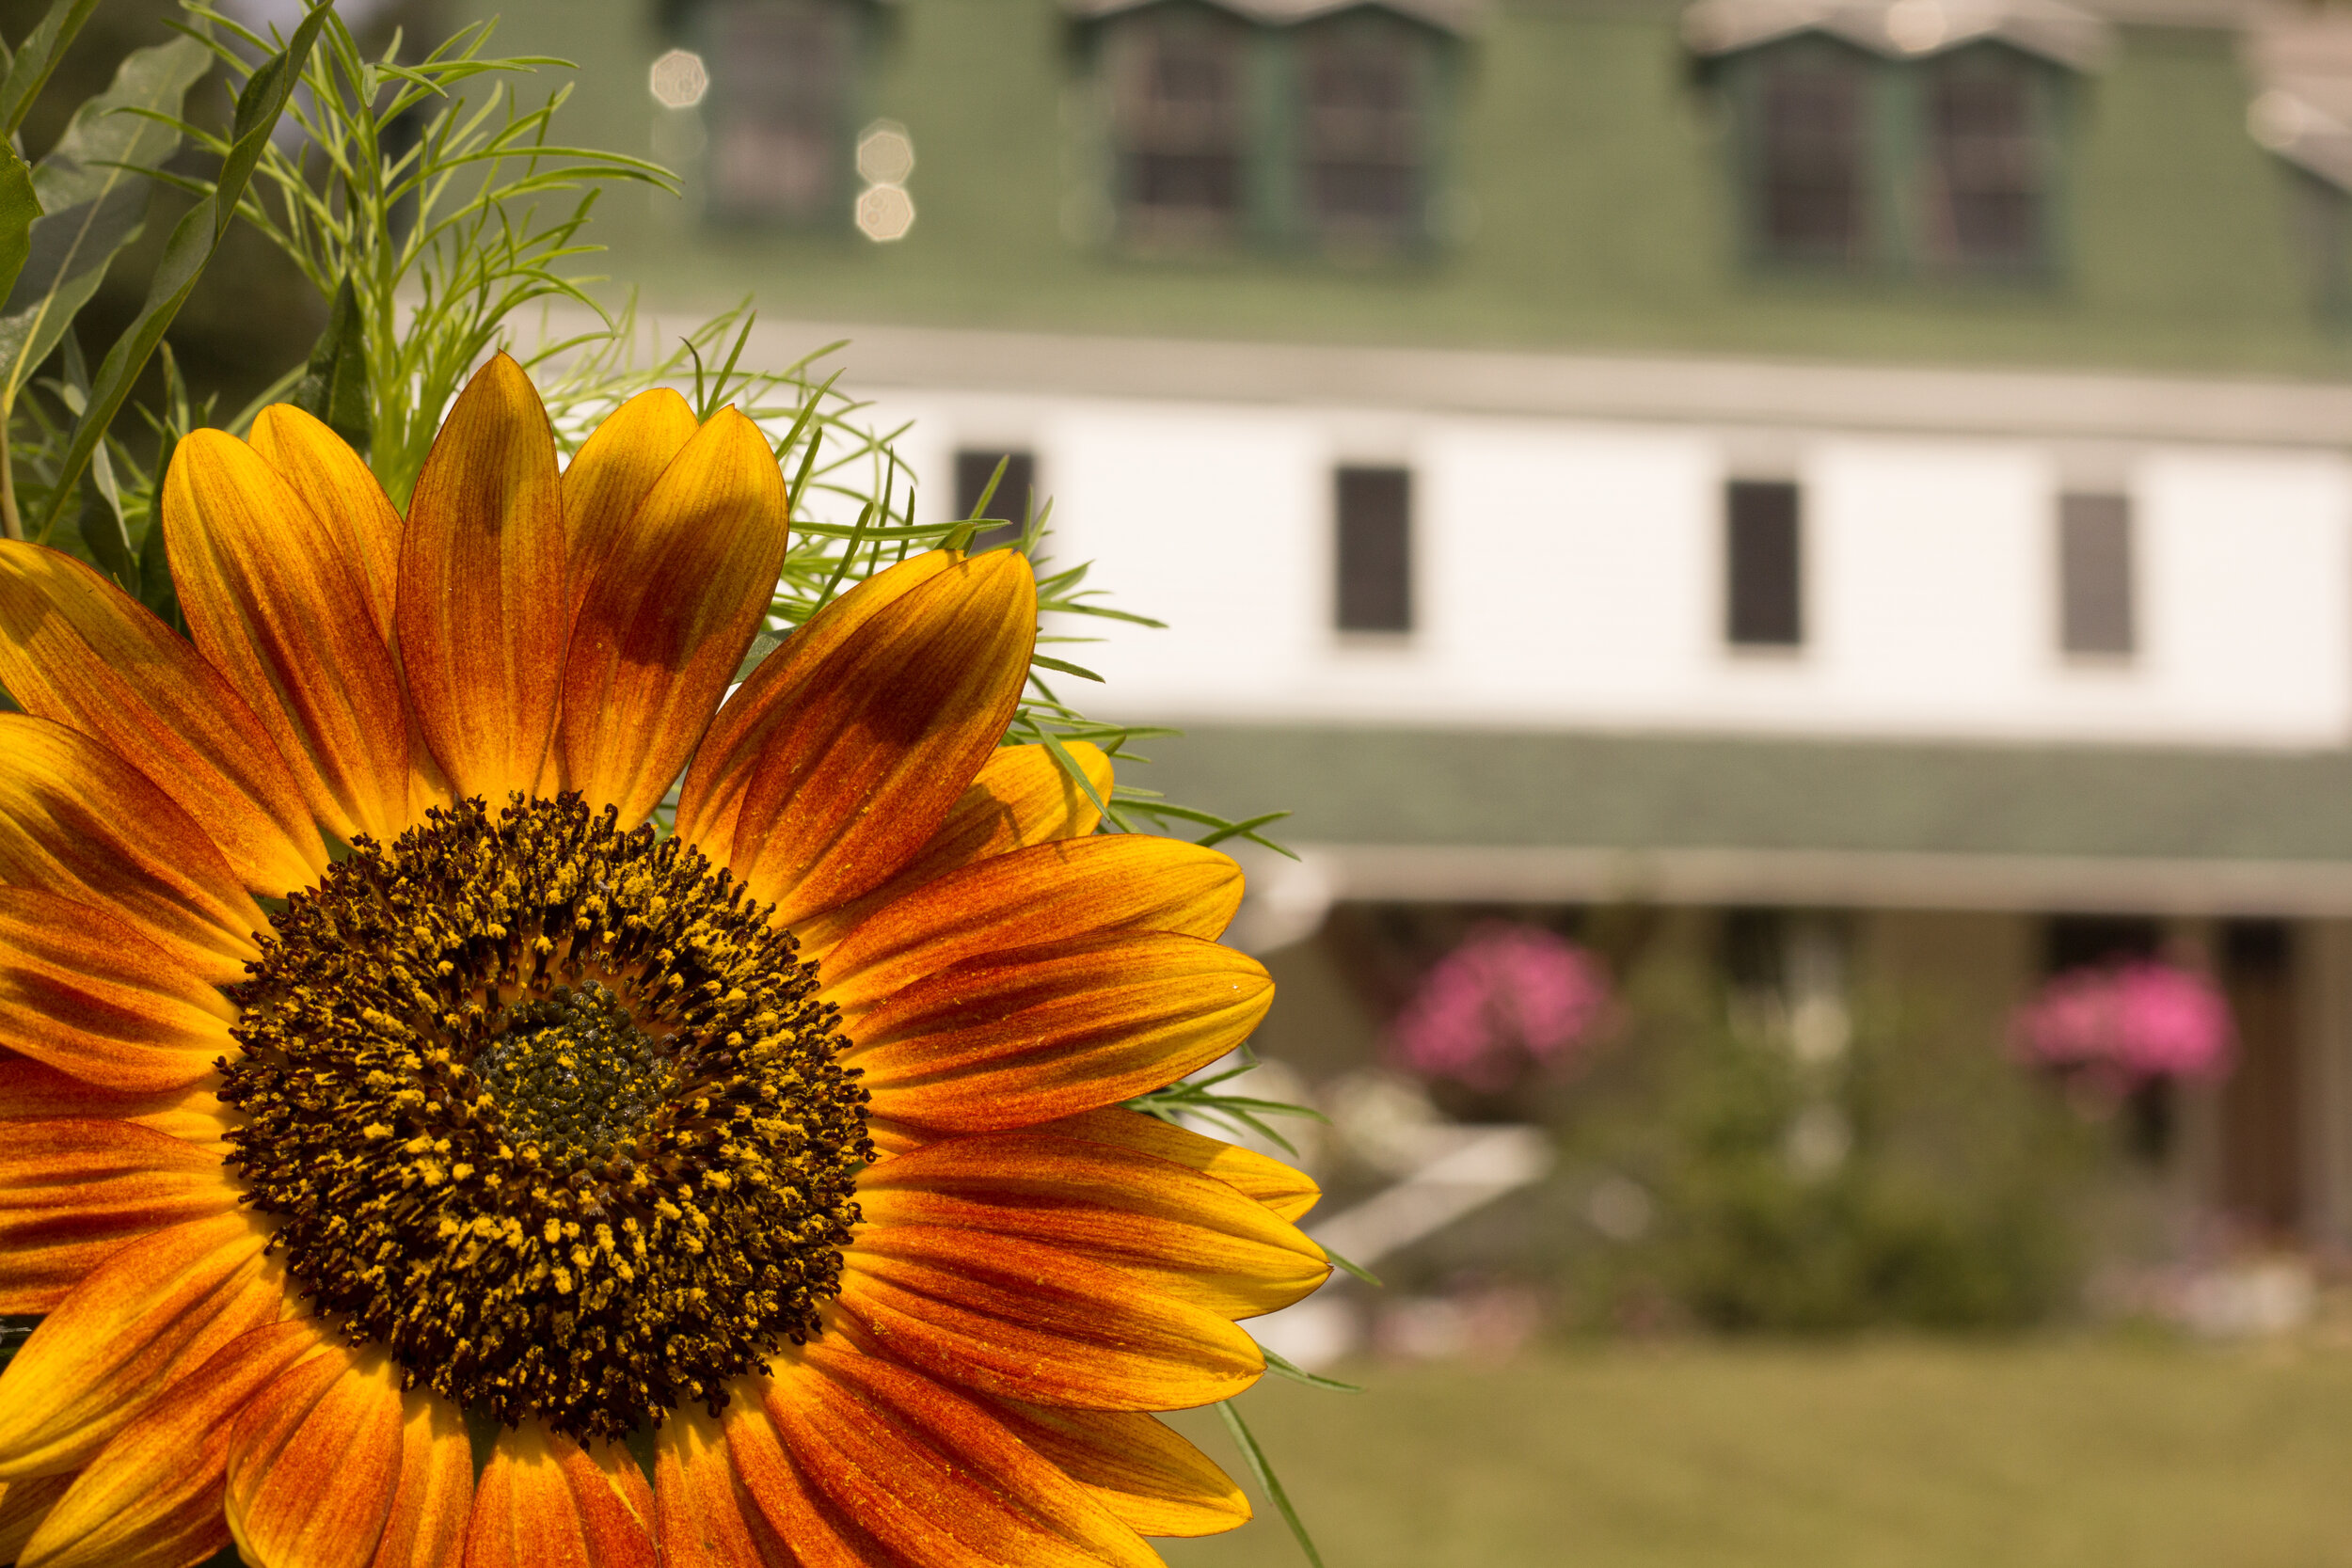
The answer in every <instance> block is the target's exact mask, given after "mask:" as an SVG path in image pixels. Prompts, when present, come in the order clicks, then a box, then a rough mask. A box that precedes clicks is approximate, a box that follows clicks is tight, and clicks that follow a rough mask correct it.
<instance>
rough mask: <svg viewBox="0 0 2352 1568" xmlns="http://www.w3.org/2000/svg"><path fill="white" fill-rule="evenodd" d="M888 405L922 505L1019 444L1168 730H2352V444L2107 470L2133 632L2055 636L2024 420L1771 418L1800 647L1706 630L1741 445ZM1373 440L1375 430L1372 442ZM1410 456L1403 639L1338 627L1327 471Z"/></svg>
mask: <svg viewBox="0 0 2352 1568" xmlns="http://www.w3.org/2000/svg"><path fill="white" fill-rule="evenodd" d="M874 417H875V418H876V419H877V420H881V421H883V422H884V423H886V424H892V425H895V424H896V423H898V421H899V420H905V419H912V420H914V421H915V423H914V430H913V431H912V432H911V433H910V435H909V436H908V437H906V438H904V439H902V441H901V442H900V450H901V451H902V452H903V453H904V454H905V455H906V457H907V459H908V461H909V462H910V464H912V465H913V466H914V468H915V469H916V472H917V478H918V480H919V481H920V483H921V485H922V490H923V494H924V497H925V500H924V507H925V511H926V514H927V515H930V516H933V517H937V516H939V515H942V513H941V511H940V510H938V509H940V508H946V507H949V506H951V505H952V500H953V494H954V485H953V473H952V454H953V452H954V451H955V449H956V448H957V447H958V446H960V445H961V446H977V447H997V448H1006V447H1024V446H1025V447H1026V448H1027V449H1028V450H1031V451H1034V452H1035V453H1036V455H1037V458H1038V466H1039V474H1040V483H1041V486H1042V488H1043V489H1045V490H1046V491H1047V492H1049V493H1050V494H1051V496H1052V498H1053V501H1054V521H1055V525H1056V532H1055V535H1054V537H1053V539H1052V541H1051V544H1050V546H1049V547H1050V550H1051V553H1052V554H1053V555H1054V556H1055V557H1056V559H1057V562H1059V563H1062V564H1068V563H1071V562H1077V561H1092V562H1095V567H1094V571H1093V574H1092V577H1091V579H1090V580H1091V582H1092V584H1094V585H1095V586H1099V587H1103V588H1105V589H1108V590H1110V591H1112V594H1113V595H1114V602H1115V603H1117V604H1118V605H1119V606H1120V607H1121V608H1122V609H1127V610H1136V611H1139V612H1142V613H1146V614H1150V615H1153V616H1156V617H1158V618H1160V619H1162V620H1165V621H1167V622H1168V623H1169V627H1170V629H1169V630H1168V631H1164V632H1161V631H1151V630H1147V629H1144V628H1140V627H1128V626H1118V625H1115V624H1109V623H1073V624H1072V625H1070V626H1068V627H1066V628H1065V629H1068V630H1071V631H1073V632H1078V633H1081V634H1099V635H1102V636H1104V638H1105V639H1106V641H1104V642H1102V643H1100V644H1097V645H1095V646H1092V647H1086V648H1077V649H1072V650H1069V651H1068V657H1072V658H1073V659H1075V660H1076V661H1077V662H1080V663H1083V664H1087V665H1089V666H1090V667H1092V668H1095V669H1097V670H1100V671H1101V672H1102V673H1104V675H1105V676H1107V677H1109V679H1110V683H1111V684H1110V686H1109V688H1108V689H1107V690H1106V691H1105V692H1104V693H1103V694H1102V695H1101V696H1100V697H1098V698H1096V699H1094V700H1092V701H1090V703H1089V707H1090V708H1102V709H1104V710H1106V711H1108V712H1111V713H1113V714H1118V715H1125V716H1132V717H1136V718H1150V719H1170V720H1179V721H1182V720H1192V721H1202V720H1216V719H1251V720H1263V721H1278V720H1279V721H1399V722H1435V723H1475V724H1488V725H1507V726H1530V727H1539V728H1540V727H1563V726H1575V725H1604V726H1619V727H1627V728H1667V729H1673V728H1691V729H1708V730H1718V731H1721V730H1743V729H1744V730H1754V731H1761V732H1772V733H1829V734H1842V735H1858V736H1870V735H1884V736H1910V737H1944V738H1953V739H2015V740H2046V739H2107V740H2119V741H2120V740H2137V741H2153V742H2167V743H2185V744H2228V745H2249V744H2250V745H2269V746H2280V747H2310V746H2326V745H2335V744H2342V743H2344V741H2345V740H2347V739H2352V465H2347V463H2346V462H2345V461H2344V458H2342V457H2341V456H2339V455H2336V454H2333V453H2315V452H2312V451H2296V450H2281V451H2252V450H2219V449H2207V448H2199V447H2191V446H2186V445H2173V446H2153V447H2150V448H2146V449H2144V450H2142V451H2140V452H2139V455H2138V456H2137V458H2136V459H2135V460H2134V461H2132V462H2131V463H2130V464H2129V465H2128V479H2127V481H2126V488H2128V490H2129V491H2130V493H2131V494H2132V496H2133V498H2134V503H2135V514H2136V521H2135V528H2136V535H2135V541H2134V543H2135V548H2136V551H2137V562H2136V569H2137V583H2136V596H2137V605H2136V610H2137V620H2138V629H2139V640H2140V650H2139V652H2138V654H2137V656H2136V657H2133V658H2131V659H2129V660H2127V661H2122V662H2116V661H2105V662H2101V661H2086V660H2080V659H2073V660H2070V659H2069V658H2067V657H2064V656H2063V655H2061V654H2060V652H2059V651H2058V583H2057V574H2058V550H2057V540H2056V527H2057V525H2056V515H2057V498H2058V490H2059V488H2060V484H2061V480H2060V465H2059V464H2058V461H2057V458H2056V456H2055V454H2054V453H2053V451H2050V450H2048V449H2047V448H2046V447H2044V446H2042V445H2038V444H2036V443H2035V442H2034V441H2032V440H2029V439H2017V440H1989V439H1985V438H1982V437H1971V438H1958V437H1954V438H1937V437H1933V436H1901V437H1894V436H1856V435H1848V434H1840V433H1837V432H1835V431H1822V432H1817V433H1812V434H1809V435H1808V434H1804V433H1796V434H1795V435H1793V436H1784V437H1783V440H1782V444H1783V445H1784V446H1785V447H1786V448H1787V450H1788V451H1789V452H1790V453H1791V454H1792V457H1793V467H1792V470H1791V471H1792V472H1793V475H1794V477H1796V478H1797V479H1798V480H1799V481H1800V483H1802V485H1803V487H1804V514H1805V516H1804V593H1805V599H1804V615H1805V624H1806V640H1805V646H1804V648H1802V649H1800V650H1797V651H1795V652H1793V653H1781V652H1778V651H1771V652H1756V651H1749V650H1734V649H1731V648H1728V647H1726V646H1725V644H1724V640H1723V592H1724V585H1723V572H1724V566H1723V561H1722V531H1723V517H1722V508H1723V490H1722V487H1723V484H1724V480H1725V478H1726V476H1727V475H1728V474H1730V473H1731V472H1733V471H1734V468H1735V462H1734V454H1735V453H1736V452H1738V451H1741V450H1743V439H1744V438H1743V436H1741V434H1740V433H1739V432H1735V431H1730V430H1726V429H1721V428H1705V427H1695V426H1689V425H1667V424H1647V425H1645V424H1634V423H1616V422H1599V421H1593V420H1527V419H1510V418H1502V417H1493V418H1485V417H1465V416H1461V415H1449V416H1437V415H1430V416H1411V415H1399V414H1397V413H1396V412H1395V411H1393V410H1390V411H1386V412H1383V413H1380V414H1377V415H1368V414H1366V413H1364V412H1363V411H1360V410H1349V409H1345V408H1341V407H1336V406H1334V407H1314V406H1302V405H1295V404H1294V405H1282V406H1264V407H1260V406H1250V405H1247V404H1206V403H1147V402H1140V401H1129V400H1121V399H1115V398H1084V397H1045V396H1031V397H993V396H988V395H984V394H977V393H970V392H953V393H950V392H925V391H922V390H919V389H900V390H897V391H894V392H892V393H891V394H890V396H889V397H888V399H887V401H886V402H885V403H884V404H880V405H878V406H877V408H876V410H875V411H874ZM1367 430H1373V431H1375V432H1378V433H1379V434H1378V436H1377V437H1376V440H1375V445H1374V448H1373V449H1372V450H1367V447H1366V439H1365V435H1364V433H1365V432H1366V431H1367ZM1366 460H1373V461H1382V462H1391V463H1396V464H1400V465H1402V466H1405V467H1409V468H1410V469H1411V470H1412V471H1413V475H1414V486H1415V491H1414V499H1415V519H1414V522H1415V537H1414V549H1415V552H1416V579H1415V583H1414V594H1415V610H1416V617H1415V618H1416V629H1415V630H1414V632H1413V633H1412V634H1411V635H1409V636H1408V637H1406V638H1402V639H1389V638H1361V637H1354V638H1351V637H1345V636H1342V635H1340V634H1337V633H1335V632H1334V631H1333V630H1332V629H1331V624H1332V579H1333V561H1332V535H1333V518H1332V515H1331V512H1332V488H1333V487H1332V478H1331V473H1332V469H1333V467H1334V466H1335V465H1336V464H1338V463H1341V462H1353V461H1366Z"/></svg>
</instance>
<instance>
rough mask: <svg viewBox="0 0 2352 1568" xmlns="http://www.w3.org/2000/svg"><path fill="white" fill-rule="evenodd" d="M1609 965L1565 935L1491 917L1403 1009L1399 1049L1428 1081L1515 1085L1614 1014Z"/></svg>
mask: <svg viewBox="0 0 2352 1568" xmlns="http://www.w3.org/2000/svg"><path fill="white" fill-rule="evenodd" d="M1609 1005H1610V990H1609V976H1608V972H1607V971H1606V970H1604V969H1603V968H1602V967H1601V964H1600V960H1599V959H1597V958H1595V957H1594V956H1593V955H1592V954H1591V953H1589V952H1587V951H1586V950H1585V949H1583V948H1581V947H1579V946H1578V945H1577V944H1576V943H1574V942H1570V941H1568V940H1567V939H1566V938H1565V937H1561V936H1556V935H1554V934H1553V933H1552V932H1549V931H1547V930H1543V929H1541V928H1540V927H1534V926H1519V925H1512V924H1509V923H1507V922H1503V921H1488V922H1486V923H1485V924H1482V925H1480V926H1478V927H1474V928H1472V930H1471V931H1470V935H1469V936H1468V937H1467V938H1465V939H1464V940H1463V942H1462V944H1461V945H1460V946H1459V947H1456V948H1455V949H1454V951H1453V952H1451V953H1449V954H1447V955H1446V956H1445V957H1444V958H1441V959H1439V960H1438V964H1437V966H1436V967H1435V968H1433V969H1432V970H1430V972H1429V974H1428V977H1427V978H1426V979H1424V980H1423V981H1422V986H1421V990H1419V991H1417V992H1416V993H1415V994H1414V996H1413V999H1412V1001H1411V1002H1410V1003H1409V1004H1407V1005H1406V1008H1405V1010H1404V1011H1403V1012H1402V1013H1401V1014H1399V1015H1398V1017H1397V1021H1396V1027H1395V1031H1394V1034H1393V1037H1392V1043H1393V1049H1394V1054H1395V1057H1396V1059H1397V1061H1398V1063H1399V1064H1400V1065H1401V1066H1403V1067H1405V1068H1406V1069H1408V1070H1410V1071H1412V1072H1416V1073H1419V1074H1421V1075H1422V1077H1425V1078H1451V1079H1453V1080H1454V1082H1456V1083H1459V1084H1464V1085H1469V1086H1470V1087H1471V1088H1474V1089H1481V1090H1487V1091H1492V1090H1497V1089H1502V1088H1507V1087H1509V1086H1510V1085H1511V1084H1512V1083H1513V1082H1514V1081H1516V1080H1517V1079H1518V1077H1519V1075H1520V1074H1521V1073H1522V1072H1523V1071H1524V1070H1526V1069H1528V1068H1530V1067H1536V1068H1545V1067H1555V1066H1558V1065H1559V1064H1561V1063H1563V1062H1565V1060H1566V1059H1567V1057H1568V1055H1569V1054H1570V1053H1572V1052H1573V1051H1574V1050H1575V1049H1576V1048H1577V1047H1578V1046H1580V1045H1582V1044H1584V1043H1586V1042H1587V1041H1589V1040H1590V1039H1591V1038H1592V1037H1593V1036H1594V1035H1595V1034H1596V1033H1597V1031H1598V1029H1599V1026H1600V1024H1601V1022H1602V1021H1603V1020H1604V1019H1605V1018H1606V1017H1607V1015H1608V1012H1609Z"/></svg>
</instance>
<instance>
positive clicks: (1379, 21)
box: [1298, 15, 1430, 245]
mask: <svg viewBox="0 0 2352 1568" xmlns="http://www.w3.org/2000/svg"><path fill="white" fill-rule="evenodd" d="M1424 42H1425V40H1424V38H1423V37H1422V33H1421V30H1420V29H1418V28H1415V27H1413V26H1411V25H1410V24H1406V23H1401V22H1396V21H1393V20H1391V19H1390V18H1387V17H1382V16H1378V15H1374V16H1367V17H1359V18H1350V19H1344V20H1343V22H1341V23H1339V24H1324V25H1322V26H1319V27H1313V28H1309V29H1305V30H1304V31H1303V32H1302V34H1301V36H1300V37H1299V40H1298V77H1299V87H1298V101H1299V103H1298V106H1299V127H1298V130H1299V136H1298V141H1299V148H1298V150H1299V173H1300V176H1301V183H1302V184H1303V186H1304V192H1303V194H1304V196H1305V198H1306V214H1305V215H1306V219H1307V223H1308V225H1309V227H1310V228H1311V230H1313V231H1314V233H1315V234H1316V235H1317V236H1318V237H1320V238H1322V239H1324V240H1326V241H1327V242H1331V243H1334V244H1338V245H1400V244H1404V243H1406V242H1408V241H1410V240H1413V239H1416V238H1418V237H1419V236H1420V234H1421V231H1422V220H1423V208H1424V206H1425V204H1426V190H1425V186H1426V182H1425V179H1424V169H1425V166H1426V165H1427V162H1428V155H1429V147H1428V135H1429V133H1428V126H1427V123H1426V121H1427V114H1428V99H1429V96H1430V90H1429V89H1430V84H1429V81H1428V79H1427V77H1428V71H1427V64H1428V62H1427V59H1426V55H1427V51H1426V50H1425V49H1424V48H1423V47H1422V44H1423V43H1424Z"/></svg>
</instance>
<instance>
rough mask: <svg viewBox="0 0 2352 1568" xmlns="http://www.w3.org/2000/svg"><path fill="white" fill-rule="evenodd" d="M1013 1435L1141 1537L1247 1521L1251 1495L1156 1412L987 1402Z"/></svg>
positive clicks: (1201, 1531) (1209, 1531)
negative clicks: (1088, 1492)
mask: <svg viewBox="0 0 2352 1568" xmlns="http://www.w3.org/2000/svg"><path fill="white" fill-rule="evenodd" d="M989 1407H990V1409H991V1410H993V1412H995V1414H996V1416H997V1418H998V1419H1000V1420H1002V1421H1003V1422H1004V1423H1005V1425H1006V1426H1007V1427H1008V1428H1009V1429H1010V1430H1011V1431H1012V1432H1013V1433H1014V1434H1016V1435H1017V1436H1019V1437H1020V1439H1021V1440H1022V1441H1023V1442H1024V1443H1026V1444H1027V1445H1028V1446H1029V1447H1031V1448H1032V1449H1036V1450H1037V1451H1038V1452H1039V1453H1041V1454H1042V1455H1043V1456H1044V1457H1045V1458H1047V1459H1050V1460H1052V1461H1053V1462H1054V1463H1055V1464H1056V1465H1060V1466H1061V1468H1062V1470H1063V1472H1064V1473H1065V1474H1067V1475H1068V1476H1069V1477H1070V1479H1071V1480H1073V1481H1076V1482H1078V1483H1079V1484H1080V1485H1081V1486H1084V1487H1086V1488H1087V1489H1088V1490H1089V1491H1090V1492H1092V1493H1093V1494H1094V1496H1095V1497H1096V1498H1097V1499H1098V1500H1099V1501H1100V1502H1101V1503H1102V1504H1103V1506H1104V1508H1106V1509H1108V1510H1110V1512H1111V1513H1112V1514H1113V1515H1114V1516H1115V1517H1116V1518H1118V1519H1119V1521H1120V1523H1122V1524H1124V1525H1126V1526H1127V1527H1128V1528H1131V1529H1133V1530H1135V1531H1136V1534H1138V1535H1216V1534H1217V1533H1218V1532H1220V1531H1223V1530H1229V1529H1232V1528H1234V1527H1236V1526H1238V1525H1246V1524H1248V1522H1249V1499H1248V1497H1244V1496H1242V1490H1241V1488H1240V1487H1238V1486H1236V1485H1234V1484H1233V1482H1232V1478H1231V1477H1229V1476H1227V1475H1226V1473H1225V1472H1224V1471H1223V1470H1220V1469H1218V1468H1217V1467H1216V1464H1215V1462H1213V1461H1212V1460H1211V1459H1210V1458H1209V1456H1208V1455H1207V1454H1204V1453H1202V1452H1201V1451H1200V1449H1196V1448H1194V1447H1193V1446H1192V1445H1191V1444H1190V1443H1187V1442H1185V1441H1184V1439H1183V1438H1182V1437H1179V1436H1177V1435H1176V1434H1175V1433H1172V1432H1170V1431H1168V1427H1167V1425H1166V1423H1164V1422H1162V1421H1161V1420H1160V1419H1159V1418H1157V1417H1153V1416H1147V1415H1143V1414H1141V1413H1139V1412H1136V1411H1129V1410H1058V1409H1056V1408H1054V1407H1053V1406H1051V1405H1042V1404H1021V1403H1018V1402H1014V1401H1011V1400H992V1401H990V1402H989Z"/></svg>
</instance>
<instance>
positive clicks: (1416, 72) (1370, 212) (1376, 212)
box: [1064, 0, 1468, 256]
mask: <svg viewBox="0 0 2352 1568" xmlns="http://www.w3.org/2000/svg"><path fill="white" fill-rule="evenodd" d="M1064 3H1065V4H1066V5H1068V6H1069V7H1070V8H1071V9H1072V10H1073V12H1074V13H1075V14H1076V15H1077V16H1078V17H1079V18H1081V19H1082V20H1083V21H1085V22H1086V23H1088V24H1089V25H1088V29H1087V33H1086V35H1085V36H1086V38H1087V39H1088V40H1089V43H1090V45H1091V48H1092V50H1093V54H1094V58H1095V61H1096V64H1097V68H1098V80H1099V82H1100V83H1101V87H1102V90H1103V92H1104V124H1105V125H1106V127H1107V129H1108V132H1109V139H1110V157H1109V165H1110V169H1111V190H1110V197H1111V202H1112V208H1113V221H1112V225H1111V228H1112V231H1113V232H1114V233H1115V234H1116V235H1117V236H1118V237H1119V238H1120V240H1122V241H1124V242H1125V243H1127V244H1128V245H1133V246H1135V247H1136V248H1140V249H1144V250H1152V251H1163V252H1165V251H1173V250H1185V249H1190V250H1197V251H1198V250H1208V251H1219V250H1232V249H1236V248H1253V249H1260V250H1319V251H1323V252H1325V253H1327V254H1332V255H1343V256H1364V255H1375V256H1378V255H1395V254H1404V253H1409V252H1412V251H1414V250H1417V249H1419V248H1421V247H1422V246H1424V245H1426V244H1427V243H1428V242H1429V240H1430V238H1431V236H1432V232H1433V226H1432V222H1431V217H1432V213H1433V209H1434V202H1433V197H1434V196H1435V193H1436V190H1437V185H1438V148H1439V146H1440V139H1441V138H1440V135H1439V129H1440V126H1441V123H1442V120H1443V119H1444V113H1445V103H1446V100H1447V98H1448V96H1449V91H1450V80H1451V76H1450V72H1451V61H1452V57H1453V55H1454V52H1455V50H1454V33H1453V31H1452V24H1454V23H1458V22H1459V21H1460V20H1461V17H1463V16H1467V15H1468V10H1467V8H1460V7H1457V5H1456V0H1362V3H1360V4H1357V5H1353V6H1330V5H1311V6H1302V5H1300V4H1298V3H1297V0H1064ZM1457 11H1458V12H1459V14H1458V15H1457Z"/></svg>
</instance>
